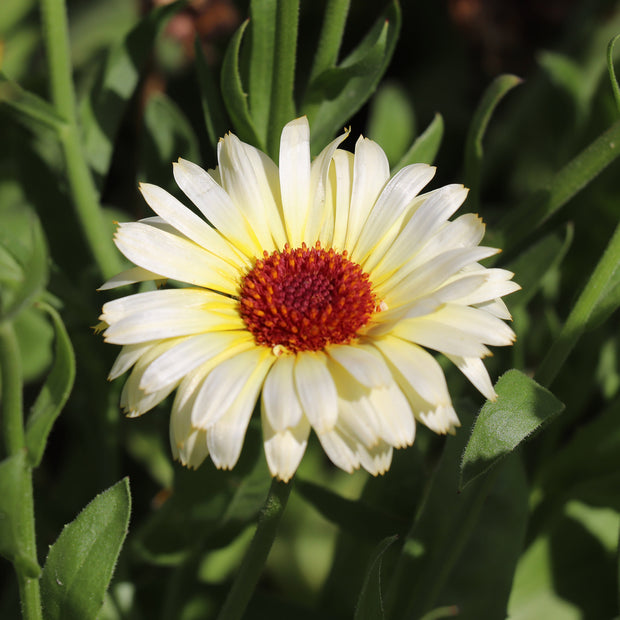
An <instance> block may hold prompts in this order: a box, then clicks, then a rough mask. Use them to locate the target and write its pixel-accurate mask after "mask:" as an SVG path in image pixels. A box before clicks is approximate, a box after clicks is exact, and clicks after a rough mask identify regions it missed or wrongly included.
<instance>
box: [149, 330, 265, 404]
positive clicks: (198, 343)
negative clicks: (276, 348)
mask: <svg viewBox="0 0 620 620" xmlns="http://www.w3.org/2000/svg"><path fill="white" fill-rule="evenodd" d="M253 346H254V343H253V338H252V335H251V334H249V333H247V332H245V331H234V332H210V333H207V334H200V335H198V336H190V337H189V338H186V339H185V340H183V341H182V342H180V343H179V344H178V345H176V346H175V347H173V348H172V349H169V350H168V351H166V352H165V353H164V354H163V355H160V356H159V357H158V358H157V359H156V360H155V361H154V362H153V363H152V364H151V365H150V366H149V367H148V369H147V370H146V372H145V373H144V375H143V377H142V380H141V382H140V388H142V389H143V390H144V391H146V392H148V391H150V390H153V389H154V388H155V386H160V387H161V386H163V385H167V384H168V383H176V382H177V381H179V380H180V379H182V378H183V377H184V376H185V375H187V374H188V373H190V372H192V371H193V370H194V369H196V368H198V366H200V365H202V364H204V363H205V362H206V361H208V360H209V359H212V358H214V357H216V356H217V355H221V354H222V353H223V352H227V353H228V354H229V355H230V356H232V355H235V354H238V353H241V352H242V351H244V350H247V349H249V348H253Z"/></svg>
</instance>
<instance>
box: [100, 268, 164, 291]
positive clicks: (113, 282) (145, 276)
mask: <svg viewBox="0 0 620 620" xmlns="http://www.w3.org/2000/svg"><path fill="white" fill-rule="evenodd" d="M161 279H162V277H161V276H160V275H159V274H157V273H154V272H153V271H149V270H148V269H142V267H132V268H131V269H126V270H125V271H121V273H119V274H117V275H115V276H113V277H111V278H110V279H109V280H106V281H105V282H104V283H103V284H102V285H101V286H100V287H99V288H98V289H97V290H98V291H107V290H110V289H113V288H119V287H120V286H127V285H128V284H135V283H136V282H148V281H150V280H161Z"/></svg>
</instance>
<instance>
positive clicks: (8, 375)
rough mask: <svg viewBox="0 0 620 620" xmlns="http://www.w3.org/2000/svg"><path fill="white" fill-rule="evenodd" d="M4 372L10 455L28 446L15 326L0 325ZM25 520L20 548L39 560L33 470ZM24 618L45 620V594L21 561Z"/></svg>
mask: <svg viewBox="0 0 620 620" xmlns="http://www.w3.org/2000/svg"><path fill="white" fill-rule="evenodd" d="M0 373H1V377H2V434H3V436H4V442H5V446H6V452H7V454H8V456H13V455H15V454H18V453H19V452H20V451H21V450H24V447H25V437H24V413H23V411H24V410H23V400H22V369H21V355H20V352H19V344H18V342H17V336H16V335H15V330H14V329H13V325H12V324H11V323H8V322H5V323H3V324H0ZM22 480H23V487H22V489H21V496H22V502H21V515H20V516H21V519H20V527H19V528H18V530H17V531H18V534H17V535H18V536H19V537H20V538H21V540H20V541H19V543H20V544H19V547H20V548H21V550H22V555H23V556H24V557H26V558H36V537H35V528H34V500H33V496H32V468H30V467H27V468H26V472H25V475H24V476H23V477H22ZM14 568H15V572H16V573H17V582H18V584H19V596H20V599H21V603H22V615H23V618H24V619H25V620H41V619H42V615H41V592H40V589H39V580H38V578H33V577H32V576H31V571H32V568H31V567H30V570H29V567H28V566H26V565H24V564H23V563H22V562H20V561H19V559H18V560H17V561H16V562H14Z"/></svg>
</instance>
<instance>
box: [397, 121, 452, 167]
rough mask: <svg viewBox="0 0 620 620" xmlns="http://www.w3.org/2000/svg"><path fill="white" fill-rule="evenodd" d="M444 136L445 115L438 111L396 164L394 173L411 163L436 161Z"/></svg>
mask: <svg viewBox="0 0 620 620" xmlns="http://www.w3.org/2000/svg"><path fill="white" fill-rule="evenodd" d="M442 138H443V117H442V116H441V114H439V113H437V114H435V117H434V118H433V120H432V121H431V122H430V124H429V126H428V127H427V128H426V129H425V130H424V132H423V133H421V134H420V135H419V136H418V137H417V138H416V139H415V142H414V143H413V144H412V145H411V146H410V147H409V150H408V151H407V152H406V153H405V154H404V155H403V156H402V158H401V160H400V161H399V162H398V164H396V166H395V168H394V169H393V170H392V174H394V173H396V172H398V171H399V170H400V169H401V168H404V167H405V166H408V165H409V164H432V163H433V162H434V161H435V157H437V152H438V151H439V147H440V146H441V140H442Z"/></svg>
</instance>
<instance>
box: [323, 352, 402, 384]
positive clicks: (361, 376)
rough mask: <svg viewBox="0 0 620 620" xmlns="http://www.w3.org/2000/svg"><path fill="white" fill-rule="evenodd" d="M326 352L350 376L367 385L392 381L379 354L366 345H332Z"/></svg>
mask: <svg viewBox="0 0 620 620" xmlns="http://www.w3.org/2000/svg"><path fill="white" fill-rule="evenodd" d="M326 351H327V354H328V355H329V356H330V357H331V358H332V359H334V360H335V361H336V362H337V363H338V364H340V366H342V367H343V368H344V369H345V370H346V371H347V372H348V373H349V374H350V375H351V376H353V377H355V379H356V380H357V381H359V382H360V383H361V384H362V385H365V386H367V387H382V386H385V385H389V384H390V383H391V382H392V376H391V375H390V370H389V368H388V367H387V365H386V363H385V362H384V361H383V358H381V356H379V355H377V354H376V353H375V352H374V349H373V347H371V346H368V345H361V344H358V345H354V346H352V345H333V346H330V347H328V348H327V350H326Z"/></svg>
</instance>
